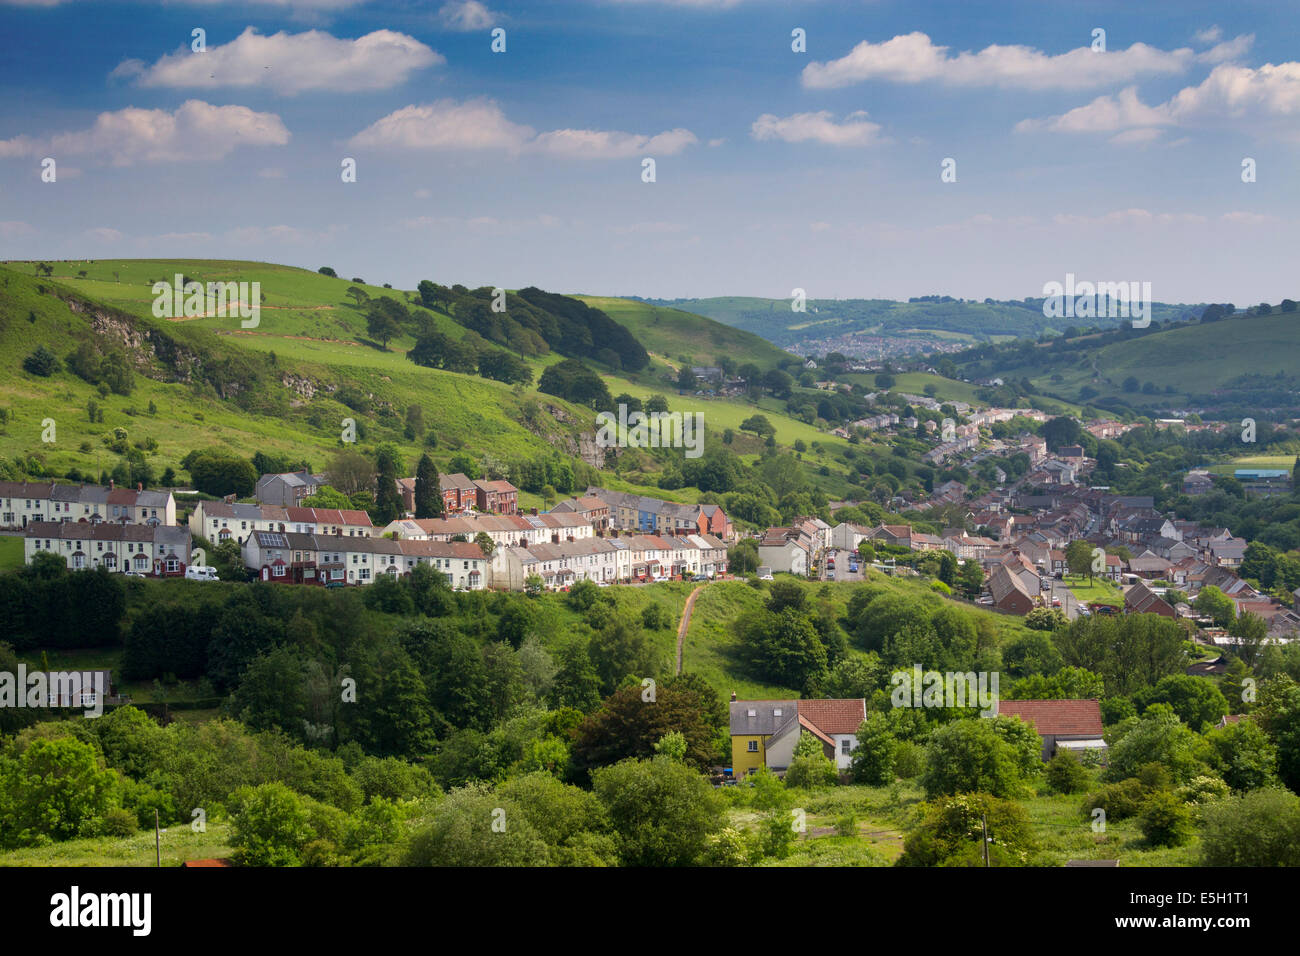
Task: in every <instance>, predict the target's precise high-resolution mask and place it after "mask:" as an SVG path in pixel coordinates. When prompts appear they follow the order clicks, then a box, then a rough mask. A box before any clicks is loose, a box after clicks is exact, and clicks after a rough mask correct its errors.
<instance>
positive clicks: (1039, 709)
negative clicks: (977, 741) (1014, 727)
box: [998, 700, 1102, 737]
mask: <svg viewBox="0 0 1300 956" xmlns="http://www.w3.org/2000/svg"><path fill="white" fill-rule="evenodd" d="M998 716H999V717H1002V716H1007V717H1019V718H1020V719H1021V720H1023V721H1025V722H1026V723H1030V722H1032V723H1033V725H1034V729H1035V730H1037V731H1038V735H1039V736H1040V737H1045V736H1071V737H1085V736H1086V737H1100V736H1101V733H1102V728H1101V704H1100V703H1099V702H1098V701H1095V700H1003V701H999V702H998Z"/></svg>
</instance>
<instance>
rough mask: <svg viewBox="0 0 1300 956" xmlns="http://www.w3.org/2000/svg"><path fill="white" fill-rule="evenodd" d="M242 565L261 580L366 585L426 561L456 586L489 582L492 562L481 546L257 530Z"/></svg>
mask: <svg viewBox="0 0 1300 956" xmlns="http://www.w3.org/2000/svg"><path fill="white" fill-rule="evenodd" d="M243 555H244V566H245V567H246V568H249V569H250V570H252V571H255V572H257V574H258V576H259V577H260V578H261V580H263V581H272V582H280V583H285V584H318V585H330V586H341V585H364V584H370V583H371V582H373V581H374V580H375V579H376V578H377V577H378V576H379V575H381V574H391V575H396V576H400V575H403V574H409V573H410V572H411V571H412V570H413V569H414V568H415V566H416V565H417V564H427V565H429V566H430V567H432V568H433V569H434V570H435V571H438V572H440V573H442V574H443V575H445V576H446V577H447V579H448V581H449V583H450V584H451V586H452V587H455V588H464V589H467V590H481V589H483V588H485V587H487V585H488V578H489V569H488V561H487V559H486V558H485V557H484V556H483V552H482V551H481V550H479V547H478V545H475V544H468V543H464V542H455V541H452V542H446V541H394V540H392V539H389V538H367V537H359V536H357V537H353V536H347V535H333V534H302V533H299V532H293V531H290V532H279V531H255V532H253V533H252V534H250V535H249V536H248V538H247V539H246V540H245V541H244V545H243Z"/></svg>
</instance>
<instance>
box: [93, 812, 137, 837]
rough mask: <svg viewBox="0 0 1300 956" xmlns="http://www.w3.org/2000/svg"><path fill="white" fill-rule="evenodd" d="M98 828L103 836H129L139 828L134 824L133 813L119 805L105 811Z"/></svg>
mask: <svg viewBox="0 0 1300 956" xmlns="http://www.w3.org/2000/svg"><path fill="white" fill-rule="evenodd" d="M99 828H100V830H101V831H102V832H103V834H104V835H105V836H115V837H124V836H130V835H131V834H132V833H135V832H136V830H138V829H139V827H138V826H136V819H135V814H134V813H132V812H131V811H130V810H123V809H122V808H121V807H113V808H112V809H111V810H109V811H108V812H107V813H105V814H104V818H103V819H102V820H101V821H100V826H99Z"/></svg>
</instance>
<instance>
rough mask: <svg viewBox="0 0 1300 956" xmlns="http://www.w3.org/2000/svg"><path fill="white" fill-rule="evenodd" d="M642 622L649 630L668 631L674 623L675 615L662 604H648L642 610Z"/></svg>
mask: <svg viewBox="0 0 1300 956" xmlns="http://www.w3.org/2000/svg"><path fill="white" fill-rule="evenodd" d="M641 623H642V625H643V626H644V627H645V628H646V630H648V631H666V630H667V629H668V628H670V627H672V625H673V616H672V614H671V613H669V611H668V609H667V608H666V607H664V606H663V605H662V604H647V605H646V606H645V609H644V610H643V611H642V612H641Z"/></svg>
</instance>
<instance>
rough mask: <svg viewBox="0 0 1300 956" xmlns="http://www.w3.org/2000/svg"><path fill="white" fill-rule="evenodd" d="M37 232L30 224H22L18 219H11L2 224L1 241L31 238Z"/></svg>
mask: <svg viewBox="0 0 1300 956" xmlns="http://www.w3.org/2000/svg"><path fill="white" fill-rule="evenodd" d="M35 231H36V230H35V229H33V228H32V226H31V224H30V223H26V222H21V221H20V220H17V219H10V220H7V221H5V222H0V239H13V238H16V237H18V236H30V235H31V234H32V233H34V232H35Z"/></svg>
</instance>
